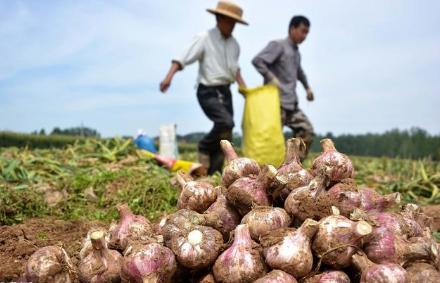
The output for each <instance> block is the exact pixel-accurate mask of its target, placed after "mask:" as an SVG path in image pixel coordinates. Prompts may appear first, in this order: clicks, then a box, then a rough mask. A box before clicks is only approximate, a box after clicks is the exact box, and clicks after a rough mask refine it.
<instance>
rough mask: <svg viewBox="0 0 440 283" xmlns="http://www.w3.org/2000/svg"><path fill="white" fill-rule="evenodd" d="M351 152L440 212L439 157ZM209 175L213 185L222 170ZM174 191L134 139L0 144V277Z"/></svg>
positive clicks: (147, 211) (169, 201)
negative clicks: (126, 209) (31, 146)
mask: <svg viewBox="0 0 440 283" xmlns="http://www.w3.org/2000/svg"><path fill="white" fill-rule="evenodd" d="M336 146H337V145H336ZM314 156H316V154H312V155H311V156H310V157H309V159H308V160H306V162H305V163H304V166H305V168H309V167H310V163H311V161H312V160H313V157H314ZM181 158H182V159H185V160H195V159H196V152H195V147H194V146H191V145H184V146H182V148H181ZM351 159H352V160H353V162H354V165H355V170H356V177H355V178H356V182H357V184H358V185H360V186H368V187H371V188H375V189H377V190H378V191H380V192H381V193H391V192H400V193H401V196H402V201H403V202H413V203H417V204H419V205H421V206H423V207H424V209H425V211H426V213H428V214H430V215H433V216H435V215H439V214H438V212H440V210H439V209H437V205H438V204H440V190H439V187H440V164H439V163H438V162H433V161H430V160H418V161H416V160H402V159H389V158H370V157H356V156H351ZM209 181H210V182H213V183H215V184H218V183H219V181H220V175H217V176H213V177H210V178H209ZM177 197H178V190H177V186H176V180H175V178H174V175H173V174H172V173H169V172H168V171H167V170H166V169H164V168H162V167H160V166H158V165H157V164H156V162H155V161H154V160H150V159H147V158H145V157H142V155H140V154H139V152H138V151H137V150H136V148H135V147H134V146H133V144H132V142H131V140H123V139H112V140H105V141H103V140H93V139H89V140H85V141H82V142H81V143H76V144H73V145H69V146H67V147H66V148H65V149H36V150H27V149H18V148H12V147H11V148H0V225H1V226H0V262H2V266H1V268H0V281H12V280H15V279H17V278H18V277H19V276H20V274H21V273H22V272H23V264H24V262H25V261H26V260H27V258H28V257H29V256H30V255H31V254H32V253H33V252H34V251H35V250H36V249H37V248H39V247H43V246H47V245H56V244H62V245H63V246H64V247H65V249H66V251H67V252H68V254H69V255H71V257H72V260H73V262H74V263H75V264H76V262H77V261H78V253H79V249H80V246H81V241H82V239H83V238H84V236H85V235H86V233H87V231H88V230H89V229H90V228H91V227H106V226H107V227H108V224H109V223H110V222H111V221H112V220H116V219H117V218H118V212H117V209H116V205H117V204H119V203H128V205H129V206H130V208H131V209H132V211H133V212H134V213H135V214H141V215H144V216H146V217H147V218H149V219H151V220H152V221H155V220H157V219H158V218H159V217H160V216H161V215H163V214H166V213H170V212H172V211H174V210H175V209H176V204H177ZM438 217H440V216H438ZM437 220H438V219H435V223H434V224H435V227H437V228H436V229H438V223H437Z"/></svg>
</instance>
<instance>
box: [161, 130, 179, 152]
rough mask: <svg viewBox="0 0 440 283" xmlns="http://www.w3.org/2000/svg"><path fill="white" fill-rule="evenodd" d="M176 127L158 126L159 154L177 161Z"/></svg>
mask: <svg viewBox="0 0 440 283" xmlns="http://www.w3.org/2000/svg"><path fill="white" fill-rule="evenodd" d="M176 127H177V125H176V124H169V125H161V126H160V129H159V131H160V135H159V139H160V145H159V154H160V155H162V156H164V157H169V158H173V159H178V155H179V152H178V148H177V139H176Z"/></svg>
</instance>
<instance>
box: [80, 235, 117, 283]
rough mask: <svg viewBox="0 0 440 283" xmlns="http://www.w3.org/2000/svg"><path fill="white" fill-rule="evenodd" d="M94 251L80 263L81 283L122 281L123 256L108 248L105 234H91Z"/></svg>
mask: <svg viewBox="0 0 440 283" xmlns="http://www.w3.org/2000/svg"><path fill="white" fill-rule="evenodd" d="M90 241H91V243H92V248H93V251H91V252H90V253H89V254H88V255H87V256H86V257H85V258H83V259H82V260H81V262H80V263H79V266H78V269H79V279H80V281H81V282H93V283H106V282H119V281H120V280H121V265H122V259H123V258H122V255H121V254H120V253H119V252H117V251H115V250H110V249H108V248H107V243H106V240H105V233H104V232H103V231H94V232H92V233H91V234H90Z"/></svg>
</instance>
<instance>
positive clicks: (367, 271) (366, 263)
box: [352, 253, 407, 283]
mask: <svg viewBox="0 0 440 283" xmlns="http://www.w3.org/2000/svg"><path fill="white" fill-rule="evenodd" d="M352 261H353V264H354V265H355V266H356V267H357V268H358V269H359V270H360V271H361V273H362V275H361V281H360V283H406V282H407V281H406V270H405V269H403V268H402V267H401V266H400V265H398V264H394V263H383V264H375V263H374V262H372V261H371V260H369V259H368V257H367V256H366V255H365V254H361V253H356V254H354V255H353V260H352Z"/></svg>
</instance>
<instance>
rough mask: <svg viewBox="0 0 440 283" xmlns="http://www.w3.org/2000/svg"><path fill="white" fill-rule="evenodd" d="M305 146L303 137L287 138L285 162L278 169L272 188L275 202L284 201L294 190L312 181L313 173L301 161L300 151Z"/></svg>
mask: <svg viewBox="0 0 440 283" xmlns="http://www.w3.org/2000/svg"><path fill="white" fill-rule="evenodd" d="M304 148H305V144H304V141H303V140H302V139H301V138H291V139H288V140H287V150H286V156H285V158H284V162H283V164H282V165H281V166H280V167H279V168H278V169H277V171H278V174H277V176H276V178H275V181H274V182H273V184H272V185H271V188H270V192H271V195H272V198H273V199H274V201H275V202H277V203H284V201H285V200H286V198H287V196H288V195H289V194H290V192H291V191H292V190H294V189H296V188H300V187H303V186H307V185H308V184H309V183H310V182H311V181H312V179H313V175H312V174H310V173H309V172H308V171H307V170H306V169H304V168H303V167H302V165H301V161H300V153H301V151H303V150H304Z"/></svg>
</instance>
